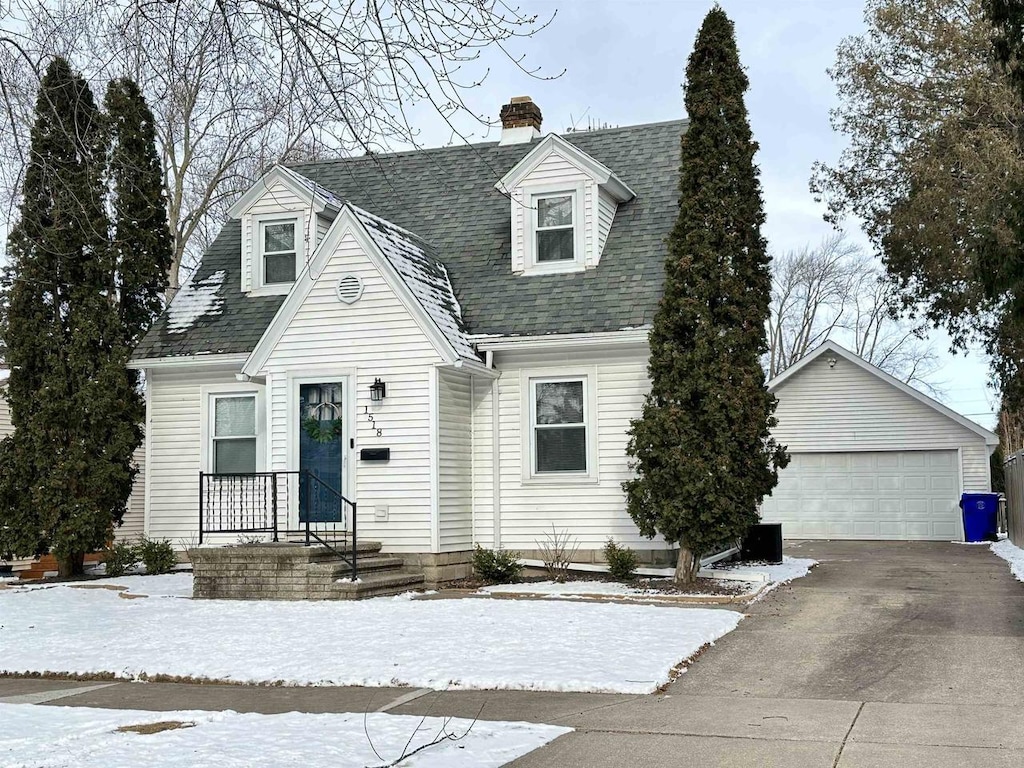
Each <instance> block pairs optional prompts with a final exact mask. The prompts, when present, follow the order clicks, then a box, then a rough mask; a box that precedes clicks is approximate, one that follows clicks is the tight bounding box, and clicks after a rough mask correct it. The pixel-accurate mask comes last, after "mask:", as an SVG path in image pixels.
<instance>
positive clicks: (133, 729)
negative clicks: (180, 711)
mask: <svg viewBox="0 0 1024 768" xmlns="http://www.w3.org/2000/svg"><path fill="white" fill-rule="evenodd" d="M195 727H196V724H195V723H190V722H183V721H181V720H161V721H160V722H159V723H140V724H139V725H122V726H121V727H120V728H118V729H117V733H139V734H142V735H143V736H147V735H149V734H151V733H163V732H164V731H177V730H179V729H181V728H195Z"/></svg>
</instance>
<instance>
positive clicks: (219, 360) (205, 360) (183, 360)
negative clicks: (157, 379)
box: [128, 354, 249, 370]
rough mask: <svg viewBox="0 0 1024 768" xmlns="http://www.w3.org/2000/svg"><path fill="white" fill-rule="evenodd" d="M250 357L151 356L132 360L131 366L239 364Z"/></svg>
mask: <svg viewBox="0 0 1024 768" xmlns="http://www.w3.org/2000/svg"><path fill="white" fill-rule="evenodd" d="M248 357H249V355H248V354H240V355H182V356H181V357H150V358H139V359H135V360H130V361H129V362H128V367H129V368H134V369H137V370H143V369H146V368H195V367H197V366H202V367H207V366H216V365H220V366H224V365H231V366H235V365H237V366H239V367H241V366H242V364H243V363H245V361H246V359H247V358H248Z"/></svg>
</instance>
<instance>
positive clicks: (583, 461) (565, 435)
mask: <svg viewBox="0 0 1024 768" xmlns="http://www.w3.org/2000/svg"><path fill="white" fill-rule="evenodd" d="M530 400H531V417H530V430H531V438H532V439H531V443H532V448H533V450H532V453H533V474H534V475H545V474H552V473H577V474H581V475H585V474H587V472H588V471H589V466H588V458H587V454H588V450H587V446H588V436H587V429H588V426H587V422H588V421H589V419H590V414H589V413H588V405H587V381H586V378H585V377H577V378H557V379H531V380H530Z"/></svg>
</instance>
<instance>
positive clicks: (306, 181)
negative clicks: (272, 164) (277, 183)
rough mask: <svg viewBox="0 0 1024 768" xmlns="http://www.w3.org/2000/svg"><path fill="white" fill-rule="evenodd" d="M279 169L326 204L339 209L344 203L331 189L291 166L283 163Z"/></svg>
mask: <svg viewBox="0 0 1024 768" xmlns="http://www.w3.org/2000/svg"><path fill="white" fill-rule="evenodd" d="M281 171H282V172H284V173H286V174H288V175H289V176H290V177H291V178H293V179H294V180H295V181H296V182H297V183H298V184H301V185H302V186H303V187H305V188H306V189H308V190H309V191H310V192H312V193H313V194H314V195H315V196H317V197H319V198H320V199H321V200H323V201H324V202H325V203H327V204H328V205H330V206H332V207H334V208H338V209H340V208H341V207H342V206H343V205H344V204H345V201H344V200H342V199H341V198H340V197H338V196H337V195H336V194H334V193H333V192H331V190H329V189H327V188H326V187H324V186H321V185H320V184H317V183H316V182H315V181H313V180H312V179H311V178H309V177H308V176H303V175H302V174H301V173H299V172H298V171H293V170H292V169H291V168H288V167H286V166H283V165H282V166H281Z"/></svg>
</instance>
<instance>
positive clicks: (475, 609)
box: [0, 574, 742, 693]
mask: <svg viewBox="0 0 1024 768" xmlns="http://www.w3.org/2000/svg"><path fill="white" fill-rule="evenodd" d="M187 578H188V576H187V575H183V574H170V575H168V576H165V577H149V576H140V577H124V578H112V579H104V580H100V581H94V582H89V585H90V586H91V585H103V584H108V585H126V586H127V585H131V591H132V592H134V593H136V594H140V593H141V594H147V593H148V594H151V595H153V596H152V597H148V598H143V599H136V600H126V599H123V598H121V597H120V593H118V592H116V591H113V590H112V589H102V588H100V589H96V588H92V589H81V588H75V587H73V586H70V585H68V586H65V585H60V586H53V585H50V586H47V587H44V588H37V589H24V590H22V589H18V590H11V589H8V590H4V591H0V671H5V672H14V673H24V672H55V673H61V672H62V673H70V674H83V675H89V674H97V673H111V674H113V675H115V676H116V677H118V678H126V679H138V678H147V677H148V678H153V677H155V676H166V677H170V678H193V679H210V680H230V681H237V682H248V683H282V684H291V685H367V686H392V685H409V686H415V687H419V688H433V689H439V690H440V689H459V688H461V689H498V688H504V689H514V690H548V691H608V692H622V693H650V692H651V691H654V690H655V689H656V688H657V687H658V686H659V685H661V684H663V683H665V682H667V681H668V679H669V675H670V674H671V670H672V668H673V667H675V666H676V665H677V664H678V663H679V662H680V661H682V660H684V659H686V658H689V657H690V656H692V655H693V654H694V653H696V652H697V651H698V650H699V649H700V648H701V647H703V646H704V645H705V644H706V643H710V642H713V641H715V640H717V639H718V638H719V637H721V636H722V635H724V634H726V633H727V632H730V631H731V630H733V629H735V627H736V625H737V624H738V623H739V621H740V619H741V618H742V615H741V614H739V613H736V612H734V611H727V610H715V609H703V608H678V607H660V606H650V605H621V604H605V603H577V602H573V603H568V602H565V601H558V602H555V601H550V602H548V601H540V600H536V601H513V600H480V599H473V598H469V599H462V600H411V599H409V598H408V597H404V598H382V599H378V600H366V601H362V602H356V603H346V602H306V603H304V602H294V603H293V602H273V601H259V602H257V601H253V602H236V601H223V600H185V599H181V598H176V597H172V596H158V595H160V594H167V593H170V594H181V593H187V590H186V589H185V584H186V581H185V580H186V579H187ZM150 580H152V582H151V581H150ZM148 584H152V586H147V585H148Z"/></svg>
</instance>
